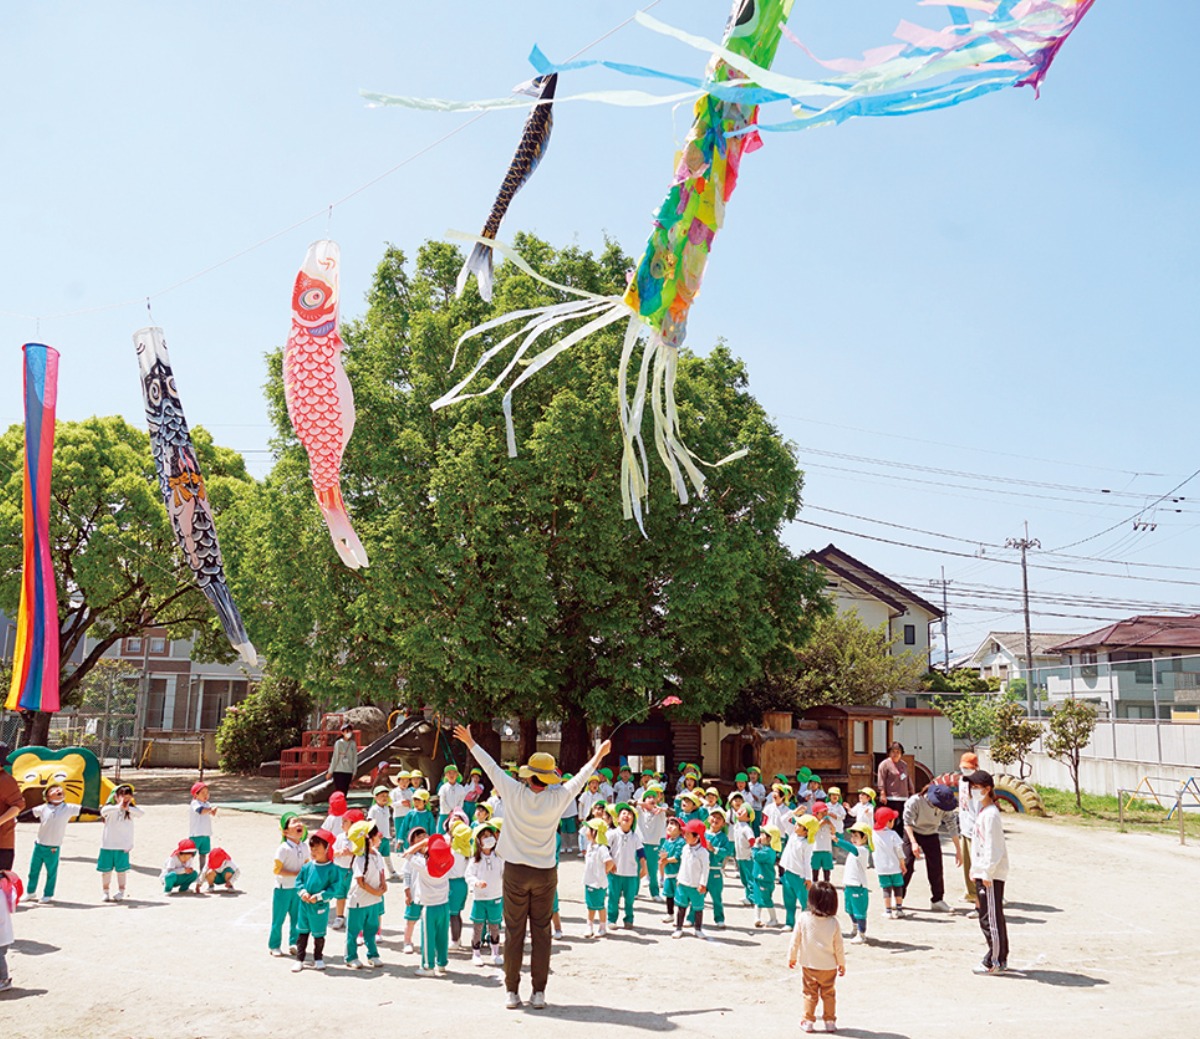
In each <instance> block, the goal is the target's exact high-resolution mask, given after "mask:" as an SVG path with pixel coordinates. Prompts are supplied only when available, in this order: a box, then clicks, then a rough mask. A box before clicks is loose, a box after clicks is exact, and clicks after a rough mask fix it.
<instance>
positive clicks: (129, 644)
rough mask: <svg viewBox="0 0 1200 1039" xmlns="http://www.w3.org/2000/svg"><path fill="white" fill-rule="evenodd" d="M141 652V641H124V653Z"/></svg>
mask: <svg viewBox="0 0 1200 1039" xmlns="http://www.w3.org/2000/svg"><path fill="white" fill-rule="evenodd" d="M141 651H142V640H141V639H126V640H125V652H126V653H140V652H141Z"/></svg>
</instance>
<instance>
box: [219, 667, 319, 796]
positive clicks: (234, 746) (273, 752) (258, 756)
mask: <svg viewBox="0 0 1200 1039" xmlns="http://www.w3.org/2000/svg"><path fill="white" fill-rule="evenodd" d="M312 708H313V701H312V697H311V696H310V695H309V694H308V693H306V692H305V691H304V689H303V688H301V686H300V685H299V684H298V683H297V682H294V681H293V680H292V679H290V678H276V677H273V676H272V675H269V674H268V675H267V676H266V677H265V678H264V679H263V680H262V681H261V682H260V683H258V685H256V686H255V687H254V688H253V689H251V690H250V694H249V695H248V696H247V697H246V699H244V700H243V701H242V702H241V703H239V704H235V705H234V706H232V707H230V708H229V709H228V710H227V711H226V712H225V716H224V718H222V719H221V726H220V728H218V729H217V755H218V758H219V760H220V763H221V768H223V769H224V770H225V771H227V772H247V773H248V772H255V771H257V769H258V767H259V765H261V764H262V763H263V762H264V761H274V760H276V759H278V757H279V753H280V751H282V750H284V749H286V748H288V747H295V746H297V745H298V744H299V743H300V740H301V737H302V736H303V735H304V727H305V722H306V720H307V719H308V716H309V713H310V712H311V711H312Z"/></svg>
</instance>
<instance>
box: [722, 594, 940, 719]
mask: <svg viewBox="0 0 1200 1039" xmlns="http://www.w3.org/2000/svg"><path fill="white" fill-rule="evenodd" d="M898 644H899V640H898V638H893V639H889V638H888V637H887V633H886V631H885V630H884V629H883V628H871V627H868V626H867V625H866V624H864V623H863V621H862V619H861V618H860V617H859V615H858V613H857V612H856V611H854V610H851V611H849V612H848V613H834V612H832V611H831V610H826V611H825V612H823V613H821V614H819V615H818V616H817V617H816V619H814V621H813V623H812V625H811V630H810V631H809V632H807V633H806V637H805V639H804V641H802V642H801V643H799V644H798V645H794V646H792V647H791V648H790V649H789V652H788V654H787V659H786V660H785V661H783V662H781V663H780V662H777V663H776V664H775V666H774V667H773V668H772V669H771V670H770V671H769V672H768V673H767V675H766V676H765V677H764V679H763V680H762V681H760V682H758V683H755V684H754V685H753V686H752V687H750V688H749V689H747V690H746V691H745V692H744V693H743V695H742V696H740V697H739V698H738V700H737V701H736V703H735V704H734V705H733V708H732V709H731V710H730V712H729V714H728V717H729V720H730V721H733V722H744V721H749V722H759V721H761V720H762V714H763V711H769V710H786V711H803V710H805V709H806V708H809V707H814V706H816V705H818V704H844V705H860V706H870V705H874V704H880V703H883V702H885V701H886V700H887V699H888V697H890V696H891V695H892V694H893V693H897V692H900V691H902V690H911V689H915V688H917V684H918V682H919V681H920V678H921V673H922V672H923V671H924V669H925V661H924V660H923V659H922V658H921V657H919V656H917V655H915V654H913V653H896V652H895V649H896V646H897V645H898Z"/></svg>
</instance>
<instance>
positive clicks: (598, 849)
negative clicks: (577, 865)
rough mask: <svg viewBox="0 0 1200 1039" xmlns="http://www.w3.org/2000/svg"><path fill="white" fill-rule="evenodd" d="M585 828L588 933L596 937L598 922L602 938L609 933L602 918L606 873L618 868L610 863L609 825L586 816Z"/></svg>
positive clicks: (611, 860)
mask: <svg viewBox="0 0 1200 1039" xmlns="http://www.w3.org/2000/svg"><path fill="white" fill-rule="evenodd" d="M584 831H585V833H586V836H587V842H588V844H587V848H586V850H585V851H584V853H583V903H584V905H585V906H586V907H587V920H588V930H587V936H588V937H589V938H594V937H596V934H597V930H596V923H597V922H598V923H599V925H600V927H599V935H600V937H601V938H603V937H604V936H605V935H606V934H608V928H607V927H606V926H605V921H604V896H605V894H606V893H607V888H608V874H610V873H612V872H613V870H615V869H616V868H617V867H616V866H615V865H614V864H613V859H612V853H611V852H610V851H609V850H608V826H607V825H606V824H605V822H604V820H603V819H589V820H588V821H587V825H586V826H585V827H584Z"/></svg>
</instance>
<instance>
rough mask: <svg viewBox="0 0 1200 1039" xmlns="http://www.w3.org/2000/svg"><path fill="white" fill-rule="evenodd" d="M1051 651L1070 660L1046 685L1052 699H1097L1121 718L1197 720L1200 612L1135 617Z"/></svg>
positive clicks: (1082, 636) (1071, 640)
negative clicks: (1186, 614) (1184, 614)
mask: <svg viewBox="0 0 1200 1039" xmlns="http://www.w3.org/2000/svg"><path fill="white" fill-rule="evenodd" d="M1049 652H1052V653H1060V654H1062V655H1063V657H1064V658H1065V662H1066V663H1065V666H1063V667H1060V668H1058V669H1056V670H1055V671H1054V672H1053V673H1052V675H1051V676H1049V679H1048V681H1047V682H1046V686H1047V692H1048V693H1049V696H1050V699H1051V700H1061V699H1064V698H1067V697H1076V698H1082V699H1089V700H1095V701H1097V702H1098V703H1099V704H1100V706H1101V708H1102V709H1106V710H1108V711H1111V712H1112V713H1113V715H1114V716H1115V717H1117V718H1135V719H1136V718H1154V717H1156V716H1157V717H1158V718H1160V719H1167V718H1174V719H1175V720H1177V721H1184V720H1187V721H1195V720H1197V707H1198V706H1200V614H1191V615H1188V616H1170V615H1164V616H1155V615H1139V616H1136V617H1130V618H1129V619H1128V620H1123V621H1118V622H1117V623H1115V624H1109V625H1107V626H1106V627H1103V628H1100V629H1098V630H1097V631H1093V632H1089V633H1088V634H1086V635H1078V636H1076V637H1075V638H1068V639H1066V640H1065V641H1062V642H1059V643H1057V644H1056V645H1054V646H1051V647H1049ZM1156 708H1157V710H1156Z"/></svg>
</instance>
